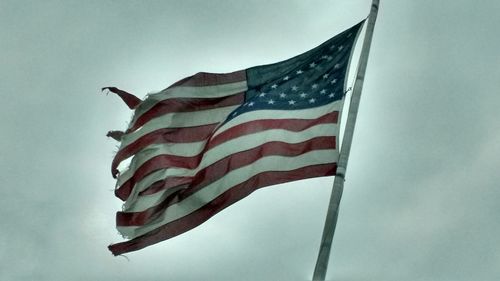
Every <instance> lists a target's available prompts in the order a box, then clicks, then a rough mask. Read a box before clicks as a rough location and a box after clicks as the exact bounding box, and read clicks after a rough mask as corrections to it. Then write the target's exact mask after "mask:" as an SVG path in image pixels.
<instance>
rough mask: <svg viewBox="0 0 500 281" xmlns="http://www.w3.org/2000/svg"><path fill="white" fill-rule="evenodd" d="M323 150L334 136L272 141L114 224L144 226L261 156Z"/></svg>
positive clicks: (123, 214)
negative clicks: (296, 140)
mask: <svg viewBox="0 0 500 281" xmlns="http://www.w3.org/2000/svg"><path fill="white" fill-rule="evenodd" d="M322 149H335V137H317V138H313V139H310V140H308V141H305V142H301V143H296V144H289V143H284V142H277V141H274V142H268V143H265V144H263V145H261V146H258V147H256V148H253V149H250V150H247V151H242V152H238V153H235V154H232V155H230V156H228V157H225V158H224V159H221V160H220V161H218V162H216V163H214V164H213V165H210V166H208V167H207V168H205V169H203V170H201V171H199V172H198V173H197V174H196V175H195V176H194V177H193V181H192V182H191V183H190V184H189V187H188V188H186V189H185V190H183V191H182V192H180V193H179V194H176V195H175V196H173V197H172V196H170V197H168V198H166V199H165V200H163V201H162V202H161V203H160V204H158V205H156V206H153V207H150V208H148V209H147V210H145V211H142V212H118V213H117V214H116V223H117V225H119V226H140V225H145V224H147V223H148V222H150V221H151V220H153V219H155V218H156V217H157V216H158V215H160V214H161V213H163V212H164V211H165V209H166V208H168V207H169V206H171V205H172V204H175V203H179V202H180V201H182V200H184V199H185V198H187V197H189V196H191V195H193V194H194V193H195V192H197V191H199V190H200V189H202V188H203V187H205V186H207V185H208V184H210V183H212V182H214V181H215V180H217V179H220V178H222V177H223V176H224V175H225V174H227V173H229V172H230V171H232V170H235V169H238V168H241V167H244V166H247V165H250V164H252V163H254V162H255V161H257V160H258V159H261V158H263V157H266V156H271V155H280V156H287V157H294V156H298V155H301V154H304V153H307V152H310V151H313V150H322Z"/></svg>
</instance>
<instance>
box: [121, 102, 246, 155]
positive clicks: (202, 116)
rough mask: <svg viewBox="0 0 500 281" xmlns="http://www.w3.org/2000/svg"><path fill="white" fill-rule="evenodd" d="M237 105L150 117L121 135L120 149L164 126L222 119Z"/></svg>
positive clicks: (203, 123)
mask: <svg viewBox="0 0 500 281" xmlns="http://www.w3.org/2000/svg"><path fill="white" fill-rule="evenodd" d="M236 107H238V106H237V105H233V106H226V107H220V108H215V109H208V110H200V111H195V112H174V113H169V114H165V115H162V116H159V117H157V118H154V119H152V120H151V121H149V122H148V123H146V124H145V125H144V126H142V127H141V128H140V129H138V130H137V131H134V132H131V133H129V134H126V135H124V136H123V137H122V143H121V146H120V149H122V148H124V147H126V146H128V145H129V144H131V143H133V142H134V141H136V140H138V139H139V138H140V137H142V136H144V135H146V134H148V133H151V132H154V131H156V130H159V129H164V128H180V127H194V126H202V125H207V124H214V123H219V122H222V121H224V120H225V119H226V118H227V116H228V115H229V114H230V113H231V112H232V111H233V110H234V109H235V108H236Z"/></svg>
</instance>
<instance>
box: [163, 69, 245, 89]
mask: <svg viewBox="0 0 500 281" xmlns="http://www.w3.org/2000/svg"><path fill="white" fill-rule="evenodd" d="M246 79H247V74H246V70H239V71H235V72H231V73H209V72H198V73H196V74H195V75H193V76H189V77H186V78H184V79H181V80H179V81H177V82H175V83H174V84H172V85H170V86H169V87H168V89H170V88H173V87H177V86H191V87H203V86H215V85H221V84H229V83H235V82H241V81H245V80H246Z"/></svg>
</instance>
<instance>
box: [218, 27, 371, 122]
mask: <svg viewBox="0 0 500 281" xmlns="http://www.w3.org/2000/svg"><path fill="white" fill-rule="evenodd" d="M361 26H362V22H360V23H359V24H357V25H355V26H353V27H352V28H350V29H348V30H346V31H344V32H342V33H341V34H339V35H337V36H335V37H333V38H332V39H330V40H328V41H326V42H325V43H323V44H321V45H320V46H318V47H316V48H314V49H312V50H310V51H308V52H306V53H303V54H301V55H298V56H296V57H293V58H291V59H288V60H285V61H282V62H279V63H275V64H270V65H263V66H256V67H253V68H249V69H247V83H248V91H247V92H246V94H245V102H244V103H243V104H242V105H241V106H239V107H238V108H237V109H236V110H234V111H233V112H232V113H231V115H230V116H229V117H228V119H227V120H226V121H228V120H230V119H232V118H234V117H236V116H238V115H240V114H242V113H246V112H249V111H255V110H262V109H273V110H295V109H306V108H312V107H317V106H322V105H325V104H328V103H331V102H334V101H337V100H340V99H342V97H343V96H344V94H345V91H346V90H345V87H344V86H345V79H346V73H347V69H348V67H349V59H350V57H351V53H352V49H353V46H354V44H355V41H356V38H357V35H358V32H359V30H360V29H361Z"/></svg>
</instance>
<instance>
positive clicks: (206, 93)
mask: <svg viewBox="0 0 500 281" xmlns="http://www.w3.org/2000/svg"><path fill="white" fill-rule="evenodd" d="M247 89H248V86H247V81H240V82H234V83H228V84H221V85H214V86H203V87H192V86H177V87H173V88H170V89H165V90H163V91H161V92H158V93H153V94H149V95H147V97H146V99H145V100H144V101H143V102H142V103H140V104H139V106H138V107H137V108H136V110H135V113H134V117H133V118H132V121H131V122H130V125H129V128H131V127H132V126H133V125H134V124H135V122H136V121H137V119H138V118H139V117H140V116H141V115H142V114H144V113H145V112H147V111H148V110H150V109H151V108H152V107H153V106H155V105H156V104H157V103H159V102H161V101H164V100H168V99H173V98H221V97H226V96H230V95H234V94H237V93H241V92H244V91H246V90H247Z"/></svg>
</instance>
